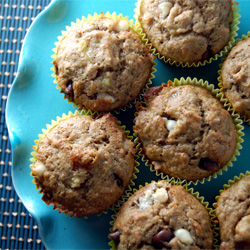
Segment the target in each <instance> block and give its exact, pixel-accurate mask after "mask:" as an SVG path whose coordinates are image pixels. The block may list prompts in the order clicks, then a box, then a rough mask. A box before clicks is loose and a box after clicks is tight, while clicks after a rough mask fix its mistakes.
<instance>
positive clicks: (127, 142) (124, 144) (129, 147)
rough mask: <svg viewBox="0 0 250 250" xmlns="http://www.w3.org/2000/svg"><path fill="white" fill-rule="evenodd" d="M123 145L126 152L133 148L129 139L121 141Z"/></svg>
mask: <svg viewBox="0 0 250 250" xmlns="http://www.w3.org/2000/svg"><path fill="white" fill-rule="evenodd" d="M123 147H124V150H125V152H126V153H127V152H129V151H130V152H132V151H131V148H133V143H132V142H131V141H129V140H125V141H124V142H123Z"/></svg>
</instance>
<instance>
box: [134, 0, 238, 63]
mask: <svg viewBox="0 0 250 250" xmlns="http://www.w3.org/2000/svg"><path fill="white" fill-rule="evenodd" d="M141 2H142V0H138V1H137V2H136V3H135V6H136V8H135V9H134V12H135V14H134V18H135V20H136V21H135V25H137V26H138V29H140V31H141V33H142V34H144V36H143V37H144V39H145V41H146V44H147V45H149V46H150V49H151V52H152V53H153V54H154V55H156V56H157V57H158V58H159V59H160V60H163V61H164V62H165V63H169V64H170V65H175V66H177V67H179V66H181V67H188V68H190V67H199V66H204V65H205V64H209V63H211V62H212V61H216V60H217V59H218V58H219V57H222V56H223V55H224V53H226V52H227V51H228V50H229V49H230V48H231V47H232V44H233V43H234V42H235V37H237V36H238V33H237V31H238V30H239V27H238V25H239V23H240V21H239V19H240V17H241V15H240V14H239V12H240V9H239V8H238V7H237V6H238V3H237V2H235V1H233V6H232V7H233V21H232V23H231V25H230V28H231V32H230V40H229V42H228V43H227V45H226V46H225V47H224V48H223V49H222V50H221V51H220V52H218V53H217V54H215V55H214V56H213V57H210V58H209V59H206V60H204V61H200V62H197V63H191V64H190V63H189V62H186V63H185V62H176V61H173V60H171V59H170V58H166V57H165V56H162V55H161V54H160V53H159V52H158V51H157V49H156V48H155V47H154V46H153V45H152V44H151V43H150V41H149V40H148V39H147V35H146V33H145V32H144V31H143V29H142V27H141V24H140V22H139V16H140V6H141Z"/></svg>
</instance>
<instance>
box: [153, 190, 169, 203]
mask: <svg viewBox="0 0 250 250" xmlns="http://www.w3.org/2000/svg"><path fill="white" fill-rule="evenodd" d="M152 198H153V200H155V201H159V202H160V203H164V202H166V201H167V200H168V192H167V190H166V189H165V188H159V189H157V190H156V192H155V193H154V194H153V195H152Z"/></svg>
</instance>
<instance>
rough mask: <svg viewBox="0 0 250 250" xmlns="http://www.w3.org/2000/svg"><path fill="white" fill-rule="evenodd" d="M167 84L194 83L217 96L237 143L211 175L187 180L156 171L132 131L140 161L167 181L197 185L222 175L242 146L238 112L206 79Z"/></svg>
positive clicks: (169, 82)
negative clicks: (225, 160)
mask: <svg viewBox="0 0 250 250" xmlns="http://www.w3.org/2000/svg"><path fill="white" fill-rule="evenodd" d="M168 85H169V86H171V85H172V86H182V85H195V86H200V87H203V88H206V89H207V90H209V91H210V92H211V93H212V95H213V96H214V97H215V98H217V99H218V100H219V101H220V102H221V103H222V104H223V106H224V108H225V109H226V110H227V111H228V112H229V114H230V115H231V117H232V119H233V122H234V124H235V128H236V130H237V135H238V138H237V144H236V148H235V151H234V154H233V156H232V157H231V159H230V160H229V162H228V163H227V164H226V165H225V166H223V167H222V168H220V169H219V170H218V171H216V172H214V173H213V174H212V175H210V176H208V177H206V178H202V179H199V180H196V181H187V180H181V179H180V178H176V177H171V176H168V175H166V174H164V173H162V172H160V171H157V170H155V169H154V166H153V164H152V163H151V161H150V159H148V157H147V156H146V155H145V154H144V151H143V145H142V142H141V141H140V139H139V137H138V133H134V137H135V138H136V139H135V142H136V144H137V145H136V148H137V150H138V154H139V155H140V156H141V157H142V161H143V162H144V163H145V165H146V166H149V167H150V171H151V172H155V174H156V176H158V177H160V178H161V179H166V180H168V181H172V180H173V179H175V180H176V181H178V182H182V181H185V182H187V184H188V185H189V184H191V183H192V184H194V185H197V184H198V183H199V182H200V183H204V182H205V180H207V181H210V180H211V178H212V177H213V178H217V175H218V174H219V175H222V173H223V171H227V170H228V167H232V166H233V161H236V156H239V155H240V152H239V150H240V149H241V148H242V146H241V144H242V143H243V142H244V140H243V138H242V137H243V136H244V132H243V129H244V127H243V126H242V123H243V121H242V120H241V119H240V116H239V114H238V113H235V112H234V110H233V109H232V108H231V106H230V104H229V103H228V100H227V99H226V98H225V97H224V95H223V94H222V93H221V92H220V91H219V89H215V88H214V85H213V84H209V83H208V81H205V82H204V81H203V80H202V79H200V80H198V79H197V78H193V79H191V78H190V77H188V78H187V79H185V78H183V77H182V78H181V79H180V80H178V79H176V78H175V79H174V81H173V82H172V81H168ZM145 104H146V103H145V102H144V101H143V102H141V103H140V105H142V106H145ZM137 115H138V111H137V112H136V113H135V117H136V116H137Z"/></svg>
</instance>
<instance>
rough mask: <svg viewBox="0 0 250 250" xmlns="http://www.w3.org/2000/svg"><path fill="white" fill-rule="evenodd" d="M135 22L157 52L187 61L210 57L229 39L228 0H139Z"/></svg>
mask: <svg viewBox="0 0 250 250" xmlns="http://www.w3.org/2000/svg"><path fill="white" fill-rule="evenodd" d="M140 2H141V5H140V10H139V12H140V14H139V17H138V21H139V22H140V25H141V26H142V28H143V31H144V32H145V33H146V35H147V38H148V39H149V42H150V43H152V45H153V47H154V48H156V50H157V52H159V54H160V55H161V56H164V57H165V58H166V59H168V58H170V59H171V61H175V62H178V63H179V62H182V63H186V62H188V63H189V64H192V63H197V62H199V61H204V60H205V59H208V58H210V57H213V56H214V55H215V54H217V53H218V52H219V51H220V50H222V49H223V48H224V47H225V45H226V44H227V43H228V42H229V40H230V24H231V23H232V21H233V11H232V1H231V0H223V1H221V0H213V1H210V0H202V1H200V0H199V1H194V0H188V1H187V0H178V1H177V0H140Z"/></svg>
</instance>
